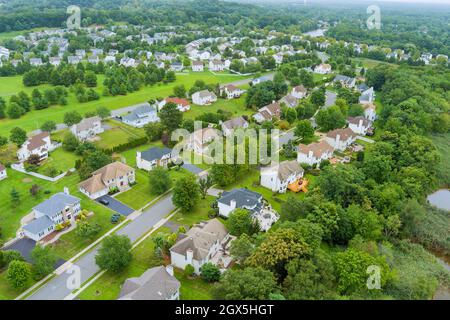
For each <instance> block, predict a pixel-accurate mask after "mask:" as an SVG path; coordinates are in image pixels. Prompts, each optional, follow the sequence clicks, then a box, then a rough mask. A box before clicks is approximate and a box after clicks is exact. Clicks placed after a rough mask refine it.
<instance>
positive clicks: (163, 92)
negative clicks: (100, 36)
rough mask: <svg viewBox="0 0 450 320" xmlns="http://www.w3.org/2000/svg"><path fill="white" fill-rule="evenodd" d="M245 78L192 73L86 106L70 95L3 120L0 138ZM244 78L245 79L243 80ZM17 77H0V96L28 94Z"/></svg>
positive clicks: (89, 103) (99, 81) (100, 82)
mask: <svg viewBox="0 0 450 320" xmlns="http://www.w3.org/2000/svg"><path fill="white" fill-rule="evenodd" d="M103 78H104V77H103V76H102V75H101V76H98V81H97V82H98V84H99V87H98V88H97V91H98V92H99V93H100V94H101V93H102V82H103ZM245 78H246V77H236V76H234V75H213V74H212V73H210V72H194V73H186V74H182V75H178V76H177V80H176V81H175V82H173V83H169V84H160V85H155V86H151V87H150V86H148V87H143V88H142V89H141V90H139V91H136V92H133V93H129V94H128V95H126V96H115V97H104V96H101V98H100V100H97V101H90V102H86V103H79V102H78V101H77V100H76V98H75V96H74V94H73V93H70V94H69V97H68V99H67V101H68V104H67V105H66V106H52V107H50V108H47V109H44V110H38V111H36V110H33V111H30V112H29V113H27V114H26V115H24V116H22V117H21V118H20V119H3V120H0V135H3V136H8V135H9V132H10V131H11V129H12V128H14V127H15V126H20V127H21V128H22V129H25V130H26V131H32V130H36V129H39V127H40V125H42V124H43V123H44V122H45V121H47V120H53V121H55V122H56V123H62V120H63V116H64V113H66V112H68V111H78V112H79V113H81V114H85V113H86V112H91V111H94V110H95V109H96V108H97V107H99V106H105V107H107V108H108V109H110V110H114V109H119V108H122V107H126V106H130V105H134V104H137V103H141V102H145V101H148V100H149V99H151V98H157V97H166V96H168V95H171V94H172V93H173V87H174V86H176V85H180V84H183V85H184V86H185V87H186V88H187V89H189V88H190V87H192V85H193V84H194V82H195V81H196V80H203V81H205V83H218V82H219V83H222V84H225V83H229V82H232V81H236V80H239V79H245ZM247 78H248V77H247ZM21 81H22V80H21V77H20V76H19V77H1V78H0V96H3V97H7V96H10V95H12V94H15V93H18V92H20V91H22V90H24V91H25V92H29V93H30V92H31V91H32V90H33V89H34V88H35V87H33V88H25V87H24V86H23V84H22V83H21ZM45 87H46V86H39V87H38V88H45Z"/></svg>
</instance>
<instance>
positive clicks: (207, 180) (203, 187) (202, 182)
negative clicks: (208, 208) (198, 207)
mask: <svg viewBox="0 0 450 320" xmlns="http://www.w3.org/2000/svg"><path fill="white" fill-rule="evenodd" d="M212 185H213V180H212V178H211V177H210V175H209V174H208V175H207V176H206V177H202V178H201V179H199V181H198V186H199V188H200V193H201V195H202V199H205V198H206V195H207V194H208V189H209V188H211V187H212Z"/></svg>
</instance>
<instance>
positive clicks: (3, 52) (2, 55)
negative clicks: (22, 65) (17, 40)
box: [0, 46, 10, 61]
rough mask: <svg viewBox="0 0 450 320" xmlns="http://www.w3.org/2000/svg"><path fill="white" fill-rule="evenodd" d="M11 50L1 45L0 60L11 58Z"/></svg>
mask: <svg viewBox="0 0 450 320" xmlns="http://www.w3.org/2000/svg"><path fill="white" fill-rule="evenodd" d="M9 55H10V51H9V49H8V48H5V47H2V46H0V61H1V60H6V61H7V60H9Z"/></svg>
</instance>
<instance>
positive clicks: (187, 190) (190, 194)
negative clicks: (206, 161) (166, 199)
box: [172, 176, 200, 212]
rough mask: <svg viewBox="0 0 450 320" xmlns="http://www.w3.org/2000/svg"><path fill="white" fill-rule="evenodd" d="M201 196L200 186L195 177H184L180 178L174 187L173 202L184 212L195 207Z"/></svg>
mask: <svg viewBox="0 0 450 320" xmlns="http://www.w3.org/2000/svg"><path fill="white" fill-rule="evenodd" d="M199 198H200V188H199V186H198V183H197V181H196V180H195V178H194V177H190V176H189V177H188V176H186V177H182V178H180V179H178V181H177V182H176V183H175V187H174V188H173V196H172V201H173V204H174V205H175V206H176V207H177V208H179V209H181V210H182V211H183V212H190V211H192V209H194V207H195V205H196V204H197V201H198V200H199Z"/></svg>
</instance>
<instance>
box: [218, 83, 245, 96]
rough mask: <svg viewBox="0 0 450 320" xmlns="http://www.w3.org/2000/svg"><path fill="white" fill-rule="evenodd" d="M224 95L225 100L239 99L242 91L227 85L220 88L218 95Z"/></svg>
mask: <svg viewBox="0 0 450 320" xmlns="http://www.w3.org/2000/svg"><path fill="white" fill-rule="evenodd" d="M224 93H225V95H226V97H227V99H233V98H239V97H240V96H241V95H242V94H243V93H244V90H242V89H240V88H238V87H236V86H234V85H232V84H229V85H226V86H224V87H222V88H220V95H223V94H224Z"/></svg>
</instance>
